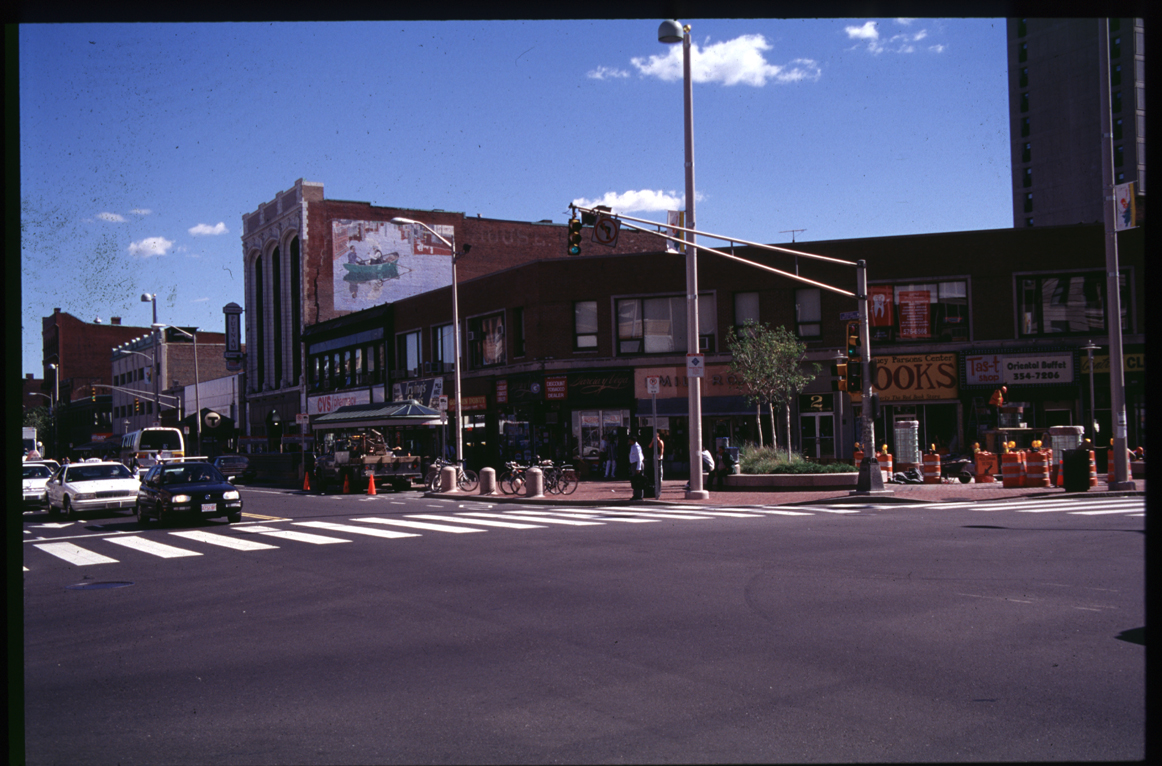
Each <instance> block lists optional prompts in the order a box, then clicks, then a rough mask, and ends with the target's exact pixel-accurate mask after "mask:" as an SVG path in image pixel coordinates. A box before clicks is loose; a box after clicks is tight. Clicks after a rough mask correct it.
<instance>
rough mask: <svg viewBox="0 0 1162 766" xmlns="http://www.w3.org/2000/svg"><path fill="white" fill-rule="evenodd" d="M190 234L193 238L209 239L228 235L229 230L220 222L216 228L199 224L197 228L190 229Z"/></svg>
mask: <svg viewBox="0 0 1162 766" xmlns="http://www.w3.org/2000/svg"><path fill="white" fill-rule="evenodd" d="M190 234H192V235H194V236H195V237H209V236H216V235H218V234H229V230H228V229H227V228H226V224H225V223H223V222H221V221H219V222H218V224H217V225H216V226H210V225H209V224H207V223H199V224H198V225H197V226H194V227H192V228H191V229H190Z"/></svg>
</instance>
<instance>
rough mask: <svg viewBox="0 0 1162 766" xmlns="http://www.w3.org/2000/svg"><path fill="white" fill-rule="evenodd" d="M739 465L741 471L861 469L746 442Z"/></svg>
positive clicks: (772, 471) (813, 471)
mask: <svg viewBox="0 0 1162 766" xmlns="http://www.w3.org/2000/svg"><path fill="white" fill-rule="evenodd" d="M738 465H739V471H740V472H741V473H851V472H853V471H856V470H859V469H857V468H856V467H855V466H854V465H852V464H851V463H828V464H826V465H824V464H823V463H815V462H812V461H810V460H808V459H806V458H805V457H803V456H802V455H794V454H793V455H792V456H791V459H790V460H788V459H787V453H786V452H785V451H783V450H779V449H775V448H773V447H757V446H755V445H753V444H744V445H743V446H742V447H740V448H739V451H738Z"/></svg>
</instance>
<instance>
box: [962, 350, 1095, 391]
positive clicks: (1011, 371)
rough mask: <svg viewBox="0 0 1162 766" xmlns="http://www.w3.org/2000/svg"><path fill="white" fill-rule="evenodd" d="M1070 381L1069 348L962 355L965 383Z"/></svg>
mask: <svg viewBox="0 0 1162 766" xmlns="http://www.w3.org/2000/svg"><path fill="white" fill-rule="evenodd" d="M1087 361H1088V360H1087ZM1073 382H1074V380H1073V354H1072V353H1071V352H1069V351H1063V352H1047V353H1046V352H1042V353H1024V354H991V353H984V354H981V353H976V354H965V356H964V385H966V386H996V385H1008V386H1014V385H1017V386H1019V385H1026V386H1044V385H1052V384H1054V383H1073Z"/></svg>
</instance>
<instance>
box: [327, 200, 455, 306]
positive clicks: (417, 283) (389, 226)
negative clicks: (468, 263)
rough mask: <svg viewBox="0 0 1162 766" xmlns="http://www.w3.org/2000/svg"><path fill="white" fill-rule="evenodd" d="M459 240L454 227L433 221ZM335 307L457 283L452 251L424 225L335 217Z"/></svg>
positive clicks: (371, 302) (385, 299) (444, 233)
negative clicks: (453, 271)
mask: <svg viewBox="0 0 1162 766" xmlns="http://www.w3.org/2000/svg"><path fill="white" fill-rule="evenodd" d="M432 228H434V229H435V230H436V231H437V232H439V233H440V235H441V236H443V237H444V238H445V239H447V240H448V241H450V242H453V243H454V240H453V239H452V237H453V236H454V235H453V228H452V227H451V226H446V225H443V226H433V227H432ZM331 247H332V249H331V252H332V254H333V255H332V258H333V260H332V264H331V268H332V272H333V274H334V279H335V281H334V285H335V292H334V306H335V310H336V311H361V310H363V309H366V308H370V307H372V306H378V305H380V304H383V303H392V302H393V301H397V300H400V299H402V298H407V297H409V296H412V295H418V294H420V293H425V292H427V291H429V290H434V289H436V288H438V287H447V286H448V285H450V284H452V251H451V250H450V249H449V248H448V246H447V245H445V244H444V243H443V242H441V241H440V240H439V239H437V238H436V237H434V236H432V234H431V232H429V231H427V230H426V229H424V228H423V227H422V226H415V225H411V224H408V225H402V226H397V225H396V224H393V223H388V222H387V221H352V220H332V221H331Z"/></svg>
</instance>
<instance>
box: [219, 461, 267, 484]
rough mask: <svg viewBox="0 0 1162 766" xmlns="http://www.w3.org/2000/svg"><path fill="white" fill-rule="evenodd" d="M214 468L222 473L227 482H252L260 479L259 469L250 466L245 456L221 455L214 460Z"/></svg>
mask: <svg viewBox="0 0 1162 766" xmlns="http://www.w3.org/2000/svg"><path fill="white" fill-rule="evenodd" d="M214 467H215V468H217V469H218V470H219V471H221V472H222V475H223V476H225V477H226V481H230V482H251V481H254V480H255V479H256V478H258V469H256V468H255V467H254V466H252V465H250V461H249V460H248V459H247V458H246V456H245V455H219V456H218V457H216V458H214Z"/></svg>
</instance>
